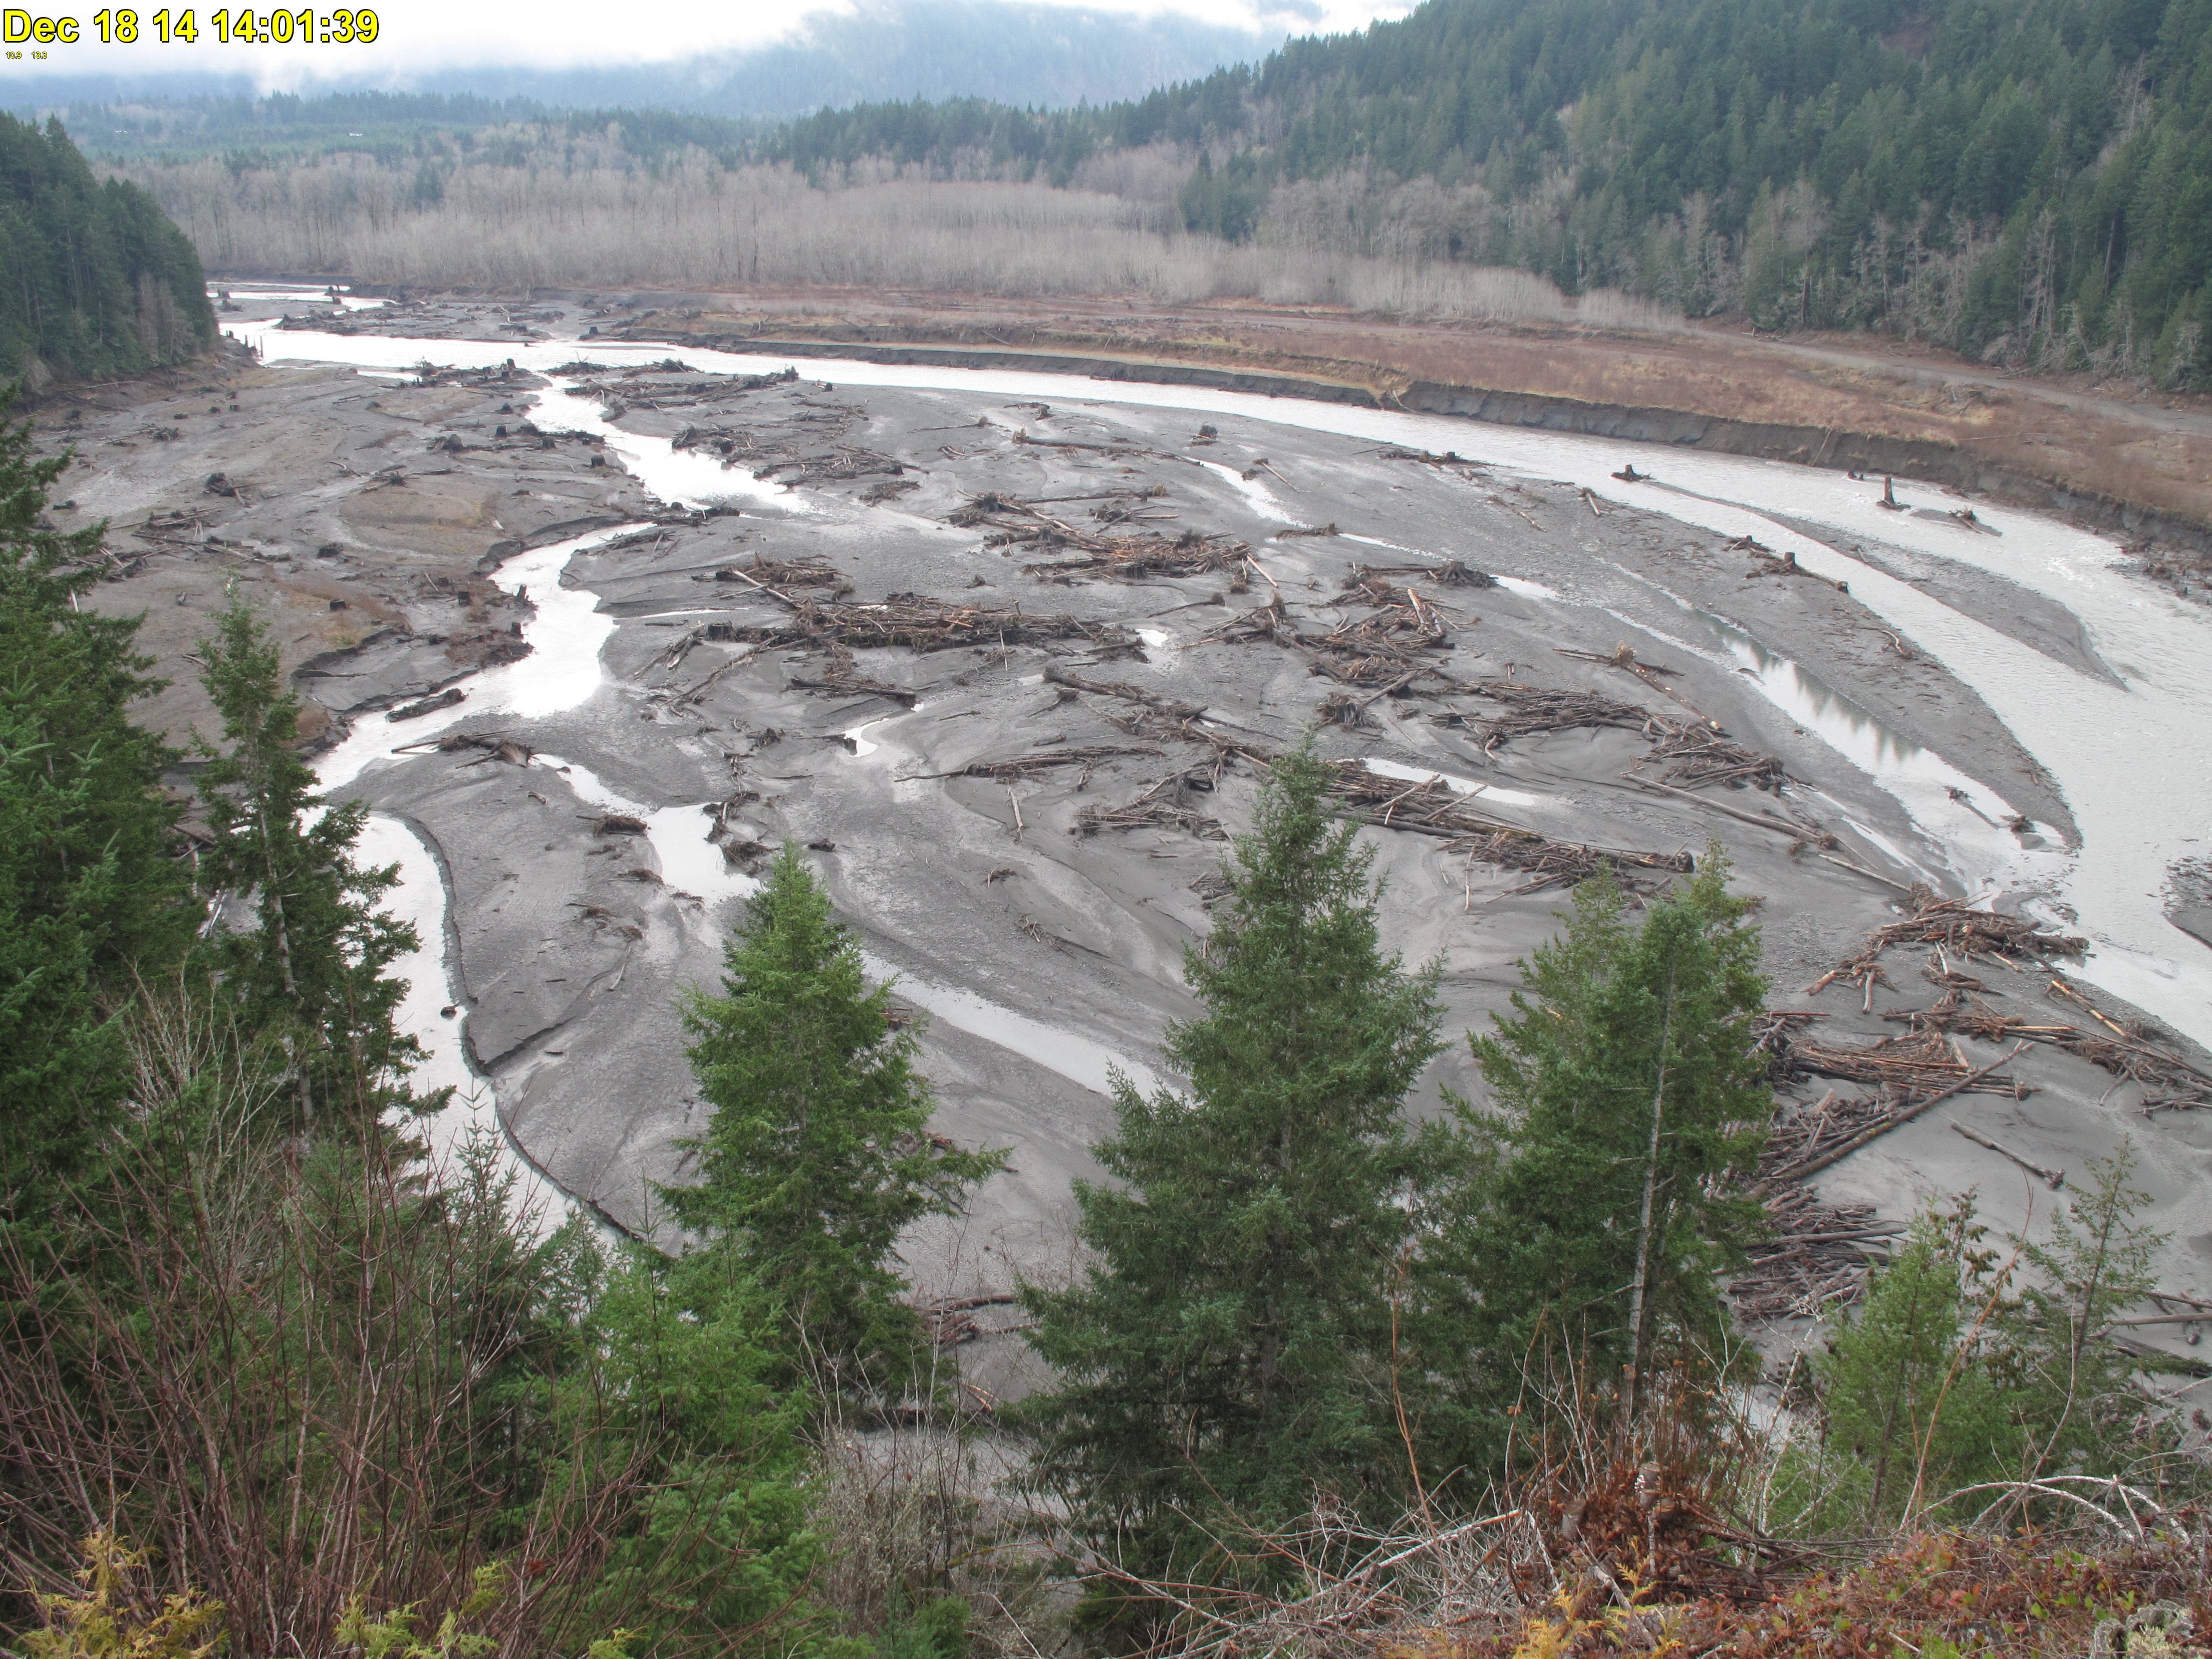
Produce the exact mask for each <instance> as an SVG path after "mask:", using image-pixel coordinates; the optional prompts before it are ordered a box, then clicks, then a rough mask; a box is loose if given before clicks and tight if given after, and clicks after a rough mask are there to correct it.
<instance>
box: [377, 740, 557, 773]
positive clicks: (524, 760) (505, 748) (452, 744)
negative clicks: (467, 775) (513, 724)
mask: <svg viewBox="0 0 2212 1659" xmlns="http://www.w3.org/2000/svg"><path fill="white" fill-rule="evenodd" d="M410 749H435V750H438V752H439V753H441V754H447V755H455V754H460V753H462V752H464V751H465V750H471V749H475V750H483V753H481V754H479V755H478V756H477V758H476V759H474V760H472V761H471V762H470V763H469V764H470V765H471V766H482V765H483V763H485V762H486V761H505V762H506V763H507V764H508V765H509V766H527V765H529V764H530V763H531V762H532V760H534V759H536V758H537V756H538V751H537V750H535V749H532V747H531V746H530V745H529V744H526V743H525V742H523V741H522V740H521V739H520V738H509V737H504V736H502V735H501V734H500V733H499V732H447V733H446V734H445V735H444V736H443V737H439V738H423V739H422V742H420V743H404V744H400V745H399V746H398V748H396V749H394V750H392V753H393V754H395V755H404V754H405V753H406V752H407V751H408V750H410Z"/></svg>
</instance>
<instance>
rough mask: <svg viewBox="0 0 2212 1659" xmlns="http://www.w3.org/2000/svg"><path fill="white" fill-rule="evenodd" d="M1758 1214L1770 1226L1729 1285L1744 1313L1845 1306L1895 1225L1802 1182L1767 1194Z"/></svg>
mask: <svg viewBox="0 0 2212 1659" xmlns="http://www.w3.org/2000/svg"><path fill="white" fill-rule="evenodd" d="M1773 1145H1774V1144H1773V1143H1772V1142H1770V1143H1769V1145H1768V1152H1767V1155H1766V1156H1765V1158H1762V1159H1761V1160H1760V1163H1759V1169H1760V1171H1761V1173H1762V1174H1765V1172H1766V1171H1767V1170H1768V1166H1769V1165H1770V1164H1773V1163H1774V1159H1775V1153H1774V1150H1773ZM1777 1167H1779V1166H1777ZM1766 1213H1767V1215H1768V1216H1769V1218H1771V1220H1772V1223H1773V1226H1774V1231H1773V1233H1772V1234H1771V1236H1770V1237H1768V1238H1767V1240H1766V1241H1765V1243H1762V1244H1759V1245H1758V1246H1756V1247H1755V1248H1754V1249H1753V1250H1752V1251H1751V1253H1750V1255H1751V1266H1750V1269H1749V1271H1747V1273H1744V1274H1743V1275H1742V1276H1741V1278H1739V1279H1736V1280H1735V1283H1733V1284H1732V1285H1729V1297H1730V1299H1731V1300H1733V1301H1734V1303H1735V1311H1736V1316H1737V1317H1739V1318H1741V1319H1744V1320H1758V1321H1765V1320H1774V1319H1816V1318H1819V1317H1820V1316H1821V1315H1822V1314H1823V1313H1826V1312H1828V1311H1830V1310H1834V1309H1838V1308H1844V1307H1848V1306H1850V1304H1852V1303H1854V1302H1856V1301H1857V1300H1858V1297H1859V1294H1860V1292H1861V1291H1863V1290H1864V1289H1865V1288H1866V1274H1867V1268H1868V1266H1869V1264H1870V1263H1871V1262H1874V1261H1881V1260H1883V1259H1884V1258H1886V1257H1887V1255H1888V1251H1887V1249H1886V1248H1885V1247H1886V1245H1887V1242H1888V1241H1889V1240H1890V1239H1893V1238H1894V1237H1897V1235H1898V1234H1899V1232H1901V1231H1903V1229H1902V1228H1899V1227H1898V1226H1896V1225H1894V1224H1884V1223H1882V1222H1880V1221H1877V1220H1876V1219H1875V1214H1876V1212H1875V1206H1873V1205H1871V1204H1824V1203H1822V1202H1821V1201H1820V1200H1819V1199H1818V1198H1816V1197H1815V1196H1814V1194H1813V1192H1812V1190H1811V1189H1810V1188H1806V1187H1786V1188H1783V1189H1782V1190H1781V1191H1779V1192H1778V1193H1776V1194H1773V1195H1772V1196H1771V1197H1770V1198H1769V1199H1768V1200H1766Z"/></svg>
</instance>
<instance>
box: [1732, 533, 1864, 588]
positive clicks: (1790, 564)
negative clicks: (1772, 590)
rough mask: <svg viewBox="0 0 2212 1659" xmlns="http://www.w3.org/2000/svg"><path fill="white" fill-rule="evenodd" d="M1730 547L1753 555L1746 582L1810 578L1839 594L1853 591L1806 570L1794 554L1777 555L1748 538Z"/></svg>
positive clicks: (1738, 540)
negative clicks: (1775, 578)
mask: <svg viewBox="0 0 2212 1659" xmlns="http://www.w3.org/2000/svg"><path fill="white" fill-rule="evenodd" d="M1729 549H1730V550H1732V551H1735V552H1740V553H1748V554H1750V555H1751V556H1752V566H1751V568H1750V569H1748V570H1747V571H1745V572H1744V573H1743V577H1744V580H1746V581H1753V580H1757V579H1758V578H1759V577H1761V576H1810V577H1811V578H1812V579H1813V580H1814V581H1816V582H1818V583H1820V586H1823V587H1832V588H1834V589H1835V590H1836V592H1838V593H1848V592H1850V591H1851V589H1850V583H1848V582H1839V581H1835V580H1832V579H1830V578H1829V577H1826V576H1823V575H1821V574H1820V573H1819V572H1818V571H1816V570H1808V569H1806V568H1805V567H1804V566H1803V565H1802V564H1800V563H1798V562H1797V556H1796V554H1795V553H1794V552H1788V551H1784V552H1782V553H1777V552H1775V551H1774V550H1773V549H1772V548H1770V547H1767V546H1765V545H1764V544H1761V543H1759V542H1755V541H1753V540H1752V538H1750V537H1748V536H1739V537H1737V538H1736V539H1735V540H1734V541H1732V542H1730V543H1729Z"/></svg>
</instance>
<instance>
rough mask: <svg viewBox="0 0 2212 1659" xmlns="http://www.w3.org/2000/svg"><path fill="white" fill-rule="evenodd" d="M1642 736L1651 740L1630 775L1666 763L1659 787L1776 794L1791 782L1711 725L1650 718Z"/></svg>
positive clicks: (1773, 763) (1766, 758)
mask: <svg viewBox="0 0 2212 1659" xmlns="http://www.w3.org/2000/svg"><path fill="white" fill-rule="evenodd" d="M1644 735H1645V736H1646V737H1648V738H1650V739H1651V753H1650V755H1649V756H1648V757H1645V759H1644V760H1641V761H1638V763H1636V765H1635V766H1634V767H1632V768H1630V770H1631V771H1635V770H1637V769H1640V768H1642V767H1644V766H1645V765H1647V764H1649V763H1650V762H1652V761H1671V762H1672V763H1673V764H1672V765H1670V766H1669V767H1668V769H1667V770H1666V772H1665V773H1664V775H1663V779H1664V781H1666V782H1668V783H1673V784H1679V785H1680V786H1681V787H1684V788H1686V789H1696V788H1699V787H1703V786H1704V785H1705V784H1709V783H1723V784H1726V785H1727V786H1728V787H1729V788H1731V789H1741V788H1743V787H1747V786H1748V787H1751V788H1753V789H1771V790H1772V791H1774V793H1777V794H1780V793H1782V786H1783V785H1784V784H1785V783H1787V782H1788V781H1790V774H1789V773H1788V772H1787V771H1785V770H1784V768H1783V765H1782V763H1781V762H1780V761H1778V760H1777V759H1775V757H1773V756H1771V755H1762V754H1760V753H1759V751H1758V750H1755V749H1747V748H1745V747H1744V746H1743V745H1742V744H1740V743H1736V742H1735V741H1733V740H1732V739H1731V738H1729V734H1728V733H1727V732H1723V730H1721V728H1720V727H1718V726H1715V725H1714V724H1713V723H1712V722H1711V721H1710V720H1667V719H1664V718H1662V716H1660V715H1657V714H1654V715H1653V716H1652V717H1651V718H1650V720H1647V721H1646V722H1645V723H1644Z"/></svg>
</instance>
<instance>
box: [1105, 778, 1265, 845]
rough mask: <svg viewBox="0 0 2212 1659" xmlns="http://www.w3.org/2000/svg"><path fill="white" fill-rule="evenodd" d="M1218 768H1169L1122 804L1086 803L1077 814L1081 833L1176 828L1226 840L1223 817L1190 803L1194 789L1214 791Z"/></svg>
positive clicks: (1206, 839)
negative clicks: (1100, 804) (1215, 774)
mask: <svg viewBox="0 0 2212 1659" xmlns="http://www.w3.org/2000/svg"><path fill="white" fill-rule="evenodd" d="M1214 771H1215V769H1214V768H1212V767H1208V766H1193V767H1187V768H1185V769H1183V770H1182V771H1180V772H1170V773H1169V774H1168V775H1167V776H1165V777H1164V778H1162V779H1161V780H1160V781H1158V783H1155V784H1153V785H1152V787H1150V788H1148V789H1146V790H1144V791H1142V792H1141V793H1139V794H1138V795H1136V796H1135V797H1133V799H1130V800H1128V801H1126V802H1124V803H1123V804H1122V805H1119V806H1086V807H1085V808H1084V809H1083V811H1080V812H1079V813H1077V814H1076V817H1075V828H1076V831H1077V833H1078V834H1080V835H1085V836H1095V835H1097V834H1098V833H1099V832H1100V831H1101V830H1103V829H1176V830H1180V831H1182V833H1183V834H1184V835H1187V836H1196V837H1197V838H1198V839H1199V840H1200V841H1226V840H1228V839H1229V832H1228V831H1227V830H1225V829H1223V828H1222V827H1221V821H1220V819H1218V818H1216V817H1212V815H1210V814H1208V813H1205V812H1201V811H1199V810H1198V809H1197V808H1196V807H1195V806H1193V805H1191V804H1190V797H1191V796H1192V795H1193V794H1194V793H1212V789H1213V776H1214Z"/></svg>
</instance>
